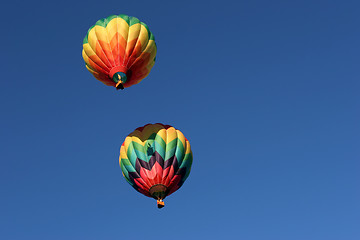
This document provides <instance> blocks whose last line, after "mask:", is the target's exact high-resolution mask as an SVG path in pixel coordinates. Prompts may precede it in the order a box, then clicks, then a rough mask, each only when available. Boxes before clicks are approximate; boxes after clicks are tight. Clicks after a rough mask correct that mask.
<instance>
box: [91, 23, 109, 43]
mask: <svg viewBox="0 0 360 240" xmlns="http://www.w3.org/2000/svg"><path fill="white" fill-rule="evenodd" d="M93 30H94V32H95V35H96V38H97V40H100V41H103V42H109V40H108V36H107V31H106V29H105V28H104V27H101V26H95V27H94V28H93Z"/></svg>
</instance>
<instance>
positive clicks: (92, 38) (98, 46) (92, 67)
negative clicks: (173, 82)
mask: <svg viewBox="0 0 360 240" xmlns="http://www.w3.org/2000/svg"><path fill="white" fill-rule="evenodd" d="M82 56H83V58H84V61H85V64H86V68H87V69H88V70H89V71H90V72H91V73H92V74H93V75H94V77H95V78H96V79H98V80H100V81H101V82H103V83H104V84H106V85H108V86H113V87H116V88H117V89H124V88H127V87H130V86H132V85H134V84H137V83H139V82H140V81H141V80H142V79H144V78H145V77H146V76H147V75H148V74H149V73H150V70H151V68H152V67H153V66H154V63H155V57H156V44H155V38H154V35H153V34H152V33H151V31H150V30H149V28H148V26H147V25H146V24H145V23H143V22H140V20H139V19H137V18H135V17H130V16H127V15H122V14H121V15H111V16H109V17H107V18H103V19H100V20H99V21H97V22H96V24H95V25H94V26H92V27H91V28H90V29H89V30H88V33H87V34H86V36H85V38H84V41H83V51H82Z"/></svg>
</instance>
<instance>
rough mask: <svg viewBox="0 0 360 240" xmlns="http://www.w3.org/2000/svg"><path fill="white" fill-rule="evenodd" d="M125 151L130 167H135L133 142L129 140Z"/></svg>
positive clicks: (135, 156)
mask: <svg viewBox="0 0 360 240" xmlns="http://www.w3.org/2000/svg"><path fill="white" fill-rule="evenodd" d="M126 153H127V157H128V159H129V160H130V163H131V165H132V167H133V168H135V164H136V158H137V155H136V153H135V149H134V145H133V142H131V143H130V144H129V147H128V149H127V151H126Z"/></svg>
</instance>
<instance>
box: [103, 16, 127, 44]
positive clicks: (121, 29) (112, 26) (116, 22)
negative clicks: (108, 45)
mask: <svg viewBox="0 0 360 240" xmlns="http://www.w3.org/2000/svg"><path fill="white" fill-rule="evenodd" d="M106 31H107V32H108V34H109V39H110V41H111V39H112V38H113V37H114V36H115V34H116V33H117V32H118V33H119V34H120V35H121V36H122V37H123V38H124V39H127V38H128V32H129V24H127V22H126V21H125V20H124V19H122V18H114V19H112V20H111V21H110V22H109V23H108V24H107V26H106ZM123 47H125V46H123Z"/></svg>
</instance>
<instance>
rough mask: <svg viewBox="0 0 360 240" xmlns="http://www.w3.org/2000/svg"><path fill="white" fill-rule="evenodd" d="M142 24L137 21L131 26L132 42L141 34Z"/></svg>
mask: <svg viewBox="0 0 360 240" xmlns="http://www.w3.org/2000/svg"><path fill="white" fill-rule="evenodd" d="M141 26H142V25H141V24H140V23H136V24H134V25H132V26H131V27H130V28H129V37H128V42H131V41H132V40H135V39H137V38H138V36H139V34H140V30H141Z"/></svg>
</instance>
